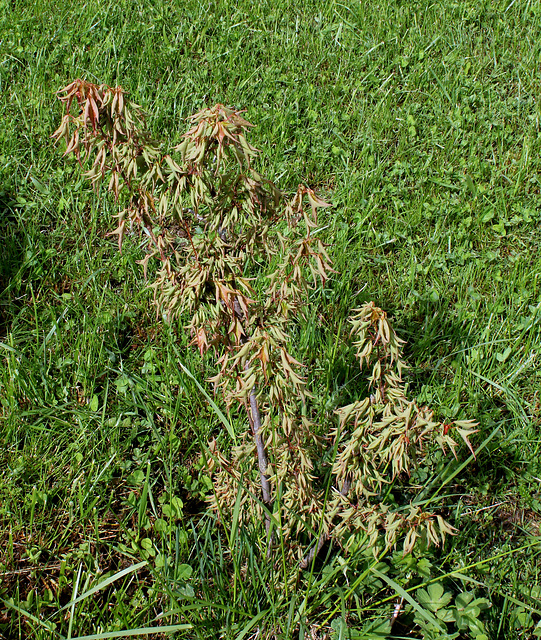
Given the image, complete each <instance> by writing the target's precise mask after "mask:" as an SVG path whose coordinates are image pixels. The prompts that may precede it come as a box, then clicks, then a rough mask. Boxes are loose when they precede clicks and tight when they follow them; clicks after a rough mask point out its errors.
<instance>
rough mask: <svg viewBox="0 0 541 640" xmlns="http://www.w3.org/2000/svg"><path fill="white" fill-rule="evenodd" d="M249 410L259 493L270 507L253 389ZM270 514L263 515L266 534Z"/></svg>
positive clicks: (263, 451) (258, 416)
mask: <svg viewBox="0 0 541 640" xmlns="http://www.w3.org/2000/svg"><path fill="white" fill-rule="evenodd" d="M250 409H251V412H252V421H251V422H252V432H253V436H254V440H255V446H256V449H257V461H258V464H259V476H260V478H261V493H262V494H263V502H264V503H265V505H266V506H267V507H269V508H270V505H271V488H270V482H269V476H268V475H267V467H268V466H269V463H268V460H267V452H266V451H265V445H264V444H263V438H262V437H261V414H260V413H259V407H258V405H257V398H256V391H255V387H254V388H253V389H252V391H251V392H250ZM270 523H271V522H270V514H269V513H265V529H266V531H267V534H268V533H269V530H270Z"/></svg>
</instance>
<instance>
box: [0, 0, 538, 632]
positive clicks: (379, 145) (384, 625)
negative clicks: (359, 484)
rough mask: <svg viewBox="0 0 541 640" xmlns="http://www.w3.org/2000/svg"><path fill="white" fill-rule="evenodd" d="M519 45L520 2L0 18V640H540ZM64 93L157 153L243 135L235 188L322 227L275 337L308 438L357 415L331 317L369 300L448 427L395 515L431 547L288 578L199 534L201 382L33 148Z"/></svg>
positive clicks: (111, 207) (532, 120) (529, 240)
mask: <svg viewBox="0 0 541 640" xmlns="http://www.w3.org/2000/svg"><path fill="white" fill-rule="evenodd" d="M540 33H541V4H539V3H537V2H533V1H531V0H504V1H500V0H482V1H476V2H474V1H473V0H463V1H462V2H453V1H451V0H439V1H438V2H428V1H426V0H412V1H410V2H406V1H402V0H383V1H378V2H376V1H375V0H369V1H366V2H363V1H359V0H357V1H352V0H342V1H341V2H335V1H329V2H323V1H322V0H273V1H272V2H271V1H270V0H261V1H260V2H257V3H254V2H249V1H248V0H239V1H238V2H236V3H226V2H221V1H219V0H216V1H214V2H211V1H205V2H203V1H195V0H184V1H183V2H165V1H164V0H155V2H149V1H147V0H134V1H133V2H126V1H124V0H117V1H116V2H115V1H113V0H109V2H106V1H103V2H102V1H98V0H89V1H88V2H86V3H84V4H83V5H80V6H75V5H74V4H73V3H70V2H67V1H66V0H57V2H55V3H54V4H52V5H49V4H48V3H44V2H42V0H34V1H33V2H29V1H26V2H24V1H20V2H19V1H17V0H12V1H9V0H3V1H2V0H0V104H1V113H3V114H4V115H3V119H2V120H3V126H2V127H0V238H2V241H3V244H0V246H2V247H3V250H2V254H1V255H0V296H1V297H0V402H1V405H0V473H1V476H0V477H1V482H0V637H5V638H7V639H8V640H11V639H15V638H36V639H38V640H45V639H47V640H48V639H50V638H52V639H56V638H58V639H60V638H69V639H75V638H82V637H86V638H109V637H132V636H137V635H139V636H141V637H148V638H165V637H175V638H187V639H191V638H201V639H203V638H205V639H206V638H214V637H216V638H228V639H229V638H231V639H233V638H238V640H241V638H246V639H248V638H269V639H275V638H276V639H277V640H278V639H280V640H282V639H284V640H285V639H286V638H312V639H316V638H317V639H319V640H322V639H324V638H333V640H334V639H336V640H338V639H342V638H343V639H346V638H351V639H358V640H360V639H361V638H363V639H366V640H368V639H369V638H370V639H374V638H387V637H389V638H391V637H395V638H400V637H404V638H406V637H407V638H426V639H427V640H428V639H432V638H434V639H435V638H464V639H466V638H477V639H478V640H482V639H483V638H485V639H486V638H490V639H491V640H492V639H494V640H497V639H501V640H503V639H512V638H517V639H519V638H520V639H524V638H535V637H539V636H541V622H540V621H541V605H540V604H539V603H540V602H541V577H540V575H539V574H540V567H541V564H540V561H539V554H540V552H541V540H540V535H541V533H540V526H541V489H540V485H541V462H540V442H541V438H540V435H539V434H540V427H541V404H540V403H541V400H540V398H539V389H540V383H541V375H540V373H539V371H540V359H541V333H540V328H541V282H539V280H540V274H541V256H540V253H539V242H540V239H541V231H540V224H539V223H540V221H541V160H540V157H541V154H540V151H541V131H540V118H541V103H540V92H541V80H540V75H539V61H540V60H541V39H540V37H539V34H540ZM75 78H84V79H86V80H88V81H91V82H96V83H98V84H99V83H106V84H109V85H117V84H120V85H121V86H122V87H123V88H124V89H125V90H126V91H127V92H128V94H129V96H130V97H131V98H132V99H133V100H134V101H135V102H136V103H138V104H140V105H141V106H142V107H143V109H144V110H145V111H146V113H147V114H148V124H149V127H150V128H151V131H152V134H153V135H154V136H156V138H159V139H162V140H165V141H166V142H167V143H168V144H170V145H173V144H178V143H179V142H180V140H181V136H182V134H183V133H184V132H185V131H186V129H187V128H188V125H187V122H186V119H187V118H188V117H189V116H190V115H191V114H193V113H194V112H196V111H199V110H200V109H202V108H203V107H210V106H212V105H214V104H216V103H223V104H226V105H231V106H232V107H235V108H238V109H245V110H246V112H245V114H244V115H245V117H246V119H247V120H248V121H250V122H251V123H253V124H254V125H255V126H254V127H253V129H252V130H251V132H250V141H251V142H252V144H254V145H255V147H257V148H258V149H259V150H260V154H259V156H258V159H257V170H258V171H259V172H260V173H262V174H264V175H265V176H267V177H268V178H270V179H272V180H274V181H275V182H276V184H277V185H278V187H279V188H280V189H281V190H282V191H284V192H287V193H294V192H295V190H296V189H297V186H298V185H299V183H304V184H307V185H309V186H310V187H312V188H314V189H315V190H316V191H317V193H318V194H319V195H320V196H321V197H322V198H323V199H324V200H326V201H327V202H329V203H331V204H332V208H329V209H326V210H325V212H324V213H323V214H321V222H322V224H321V230H320V231H319V234H320V237H321V238H322V240H324V242H325V243H326V245H327V251H328V253H329V255H330V257H331V258H332V260H333V266H334V269H335V270H336V273H335V274H333V275H332V277H331V278H330V279H329V280H328V281H327V283H326V284H325V286H324V287H320V288H319V289H317V290H315V291H314V292H313V294H312V299H311V305H310V311H309V313H308V314H307V317H305V318H299V319H298V321H297V322H296V324H295V327H294V330H293V331H292V333H291V336H292V338H291V340H292V346H291V348H292V350H293V352H294V354H295V356H296V357H297V358H298V359H300V360H302V361H303V363H304V364H305V365H306V376H307V379H308V389H309V390H310V392H311V393H312V395H313V399H312V400H311V402H310V406H309V411H310V415H311V417H312V418H313V420H314V422H317V424H318V425H319V429H320V432H321V433H320V435H325V434H326V433H327V432H328V431H329V430H330V429H331V427H332V426H333V425H334V424H335V423H336V417H335V415H334V414H333V411H334V410H335V409H336V408H338V407H340V406H343V405H345V404H348V403H351V402H354V401H355V400H356V399H357V398H358V395H359V392H360V389H361V388H362V387H363V385H364V383H363V382H362V380H361V376H360V375H359V370H358V366H357V365H356V363H355V359H354V355H353V350H352V347H351V340H350V338H349V328H348V322H347V319H348V317H349V315H350V313H351V311H352V310H353V309H354V308H356V307H359V306H360V305H361V304H362V303H364V302H366V301H369V300H373V301H374V302H375V303H376V304H377V305H378V306H380V307H381V308H383V309H385V310H386V311H387V312H388V314H389V317H390V318H391V319H392V322H393V326H394V328H395V330H396V332H397V333H398V335H399V336H400V337H401V338H402V339H404V340H405V341H406V346H405V357H406V360H407V364H408V369H407V371H405V372H404V379H405V381H406V382H407V389H408V393H409V394H410V395H411V396H412V397H415V398H417V400H418V402H419V403H420V404H426V405H428V406H430V407H431V408H432V409H433V410H434V412H435V416H436V419H437V420H441V421H444V422H445V421H452V420H465V419H472V420H475V421H476V422H477V423H478V426H477V429H478V432H477V433H476V434H475V436H474V437H473V438H472V444H473V449H474V451H475V455H472V454H470V451H469V450H468V449H467V448H466V447H461V448H459V449H457V452H456V453H457V459H454V458H453V457H452V456H449V455H444V454H443V453H442V452H441V451H439V450H438V449H437V448H431V449H429V451H428V453H427V455H426V456H424V457H423V458H422V459H420V460H419V464H418V466H417V468H416V469H415V470H414V472H413V473H412V474H411V476H410V478H409V480H408V482H407V483H403V485H402V486H403V487H406V488H405V489H401V490H400V491H398V489H397V491H395V494H396V495H395V499H396V504H397V506H401V505H402V506H404V505H407V504H408V503H409V501H411V500H413V499H415V501H417V502H423V501H424V504H426V506H427V508H429V509H430V510H433V511H434V512H437V513H441V514H442V515H443V516H444V517H445V519H446V520H447V521H448V522H449V523H450V524H451V525H453V526H454V527H456V529H457V531H456V535H454V536H448V537H447V539H446V541H445V544H444V545H443V546H442V547H440V548H437V547H435V546H434V545H431V546H430V547H427V546H426V545H424V546H423V545H420V546H419V547H418V548H416V549H415V551H414V552H413V554H410V555H407V556H404V555H403V554H402V551H401V546H400V545H399V546H398V547H397V548H396V549H388V550H384V551H382V552H379V551H377V552H376V553H375V554H374V553H373V549H370V548H366V545H363V544H361V543H359V544H358V545H357V546H355V545H354V548H353V550H350V551H346V550H345V549H343V548H341V547H340V546H338V545H333V546H330V545H327V546H326V547H324V548H323V550H322V553H321V554H320V555H319V557H318V559H317V561H316V562H315V563H312V566H311V568H310V569H309V570H307V571H300V570H299V569H298V567H295V566H286V565H285V564H284V563H282V564H281V563H280V562H278V563H275V562H272V561H268V559H266V558H265V555H264V553H263V554H262V553H261V546H260V544H259V543H260V540H259V537H260V536H261V529H260V528H259V529H258V527H257V523H256V524H254V526H251V527H250V526H246V527H241V528H239V529H236V530H235V529H234V530H233V532H232V531H231V530H228V529H227V528H224V527H221V526H220V524H219V523H218V522H217V521H216V517H215V516H213V515H212V514H211V513H209V511H208V508H207V506H208V503H207V500H208V498H209V496H211V495H212V492H213V485H212V477H211V476H210V475H209V473H208V472H207V470H206V465H205V456H206V455H207V454H206V452H207V451H208V450H207V444H208V442H209V441H210V440H212V439H213V438H217V439H218V441H219V443H220V446H221V447H222V449H224V450H227V448H228V447H229V446H230V445H231V442H230V440H229V436H228V434H227V431H226V430H225V429H224V428H223V425H222V422H221V417H220V415H222V416H223V414H221V412H222V411H223V412H224V413H225V412H226V409H225V406H223V405H222V404H220V398H219V397H218V396H216V397H215V398H214V400H213V401H211V398H213V396H212V385H211V384H210V383H209V382H208V378H210V377H211V376H212V375H214V374H215V368H214V363H213V359H212V358H211V357H205V358H203V359H202V358H201V357H200V356H199V354H198V353H197V351H196V350H194V349H193V348H192V347H190V346H189V342H190V337H189V335H187V334H186V331H185V329H184V327H185V325H186V324H187V322H188V321H189V318H180V319H178V320H175V321H174V322H167V319H165V318H163V317H161V315H160V314H159V313H158V314H157V313H156V308H155V307H154V306H153V303H152V291H151V290H150V289H149V288H148V286H147V285H148V281H147V280H145V278H144V275H143V272H142V269H141V268H140V266H139V265H138V264H137V261H138V260H140V259H141V258H142V256H143V252H142V249H141V246H140V241H139V237H138V236H137V234H135V233H132V234H128V235H127V237H126V239H125V244H124V247H123V251H122V253H119V251H118V248H117V242H116V239H115V237H111V236H108V235H107V233H108V232H109V231H111V230H112V229H113V228H114V226H115V222H114V220H115V219H114V218H113V216H114V215H115V214H116V213H117V212H118V207H117V205H116V204H115V202H114V199H113V198H112V197H111V196H110V195H108V194H107V190H106V184H105V185H103V186H100V187H98V188H97V189H92V187H91V186H90V185H89V183H88V181H87V180H85V178H84V177H83V172H82V171H81V169H80V167H79V166H78V165H77V163H76V162H74V161H73V160H72V159H64V158H63V157H62V152H63V149H62V147H61V145H55V144H54V142H53V141H52V140H51V135H52V133H53V132H54V131H55V129H56V128H57V127H58V124H59V122H60V118H61V105H60V103H59V102H58V100H57V97H56V92H57V91H58V90H59V89H61V88H62V87H64V86H65V85H67V84H68V83H69V82H71V81H72V80H74V79H75ZM227 419H229V420H230V421H231V424H232V426H233V428H234V429H235V430H236V432H237V434H242V432H243V431H244V430H245V428H246V425H245V424H244V422H245V421H243V420H242V419H241V416H240V414H239V416H237V415H236V414H234V415H231V416H230V417H229V418H224V420H227ZM232 534H233V535H232ZM358 537H359V540H362V539H363V534H362V532H359V533H358ZM393 612H394V613H393ZM391 619H392V621H393V624H392V625H391ZM438 629H439V630H438ZM130 630H131V633H128V632H129V631H130ZM168 633H170V634H173V635H172V636H167V634H168Z"/></svg>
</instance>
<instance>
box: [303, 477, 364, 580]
mask: <svg viewBox="0 0 541 640" xmlns="http://www.w3.org/2000/svg"><path fill="white" fill-rule="evenodd" d="M350 488H351V479H350V478H346V479H345V480H344V484H343V485H342V489H340V495H342V496H344V498H345V497H346V496H347V494H348V493H349V490H350ZM329 538H330V535H329V533H322V534H321V535H320V536H319V538H318V539H317V544H316V546H315V547H312V548H311V549H310V551H309V552H308V553H307V554H306V555H305V556H304V558H303V559H302V560H301V561H300V564H299V567H300V568H301V569H308V566H309V565H310V564H311V563H312V562H313V560H314V558H315V557H316V556H317V555H318V553H319V552H320V551H321V549H322V548H323V545H324V544H325V543H326V542H327V540H328V539H329Z"/></svg>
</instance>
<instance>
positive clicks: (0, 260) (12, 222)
mask: <svg viewBox="0 0 541 640" xmlns="http://www.w3.org/2000/svg"><path fill="white" fill-rule="evenodd" d="M12 203H13V197H12V194H10V193H9V192H5V191H0V238H1V246H2V254H1V255H0V338H3V337H4V336H6V335H7V333H8V331H9V327H10V324H11V320H12V318H13V316H14V315H15V313H16V309H17V301H16V296H15V293H14V290H15V276H16V274H17V273H18V271H19V269H20V267H21V265H22V263H23V244H24V240H23V234H22V232H21V230H20V228H19V224H18V222H17V218H16V217H15V214H14V212H13V209H12Z"/></svg>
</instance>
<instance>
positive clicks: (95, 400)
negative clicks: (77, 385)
mask: <svg viewBox="0 0 541 640" xmlns="http://www.w3.org/2000/svg"><path fill="white" fill-rule="evenodd" d="M99 404H100V401H99V398H98V396H97V395H96V394H94V395H93V396H92V400H91V401H90V411H92V412H95V411H97V410H98V407H99Z"/></svg>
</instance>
